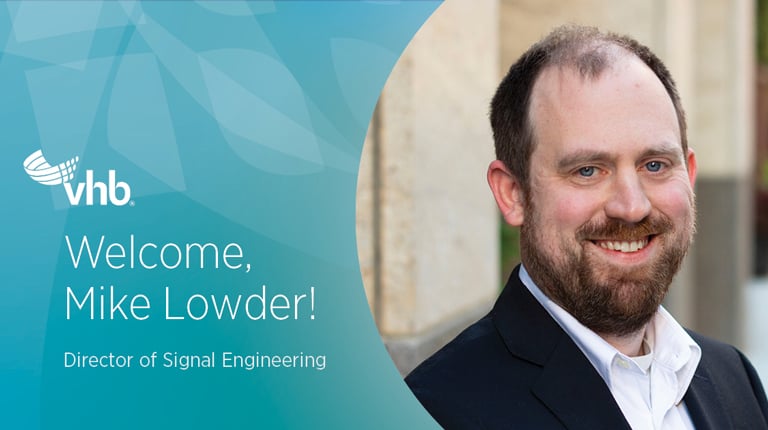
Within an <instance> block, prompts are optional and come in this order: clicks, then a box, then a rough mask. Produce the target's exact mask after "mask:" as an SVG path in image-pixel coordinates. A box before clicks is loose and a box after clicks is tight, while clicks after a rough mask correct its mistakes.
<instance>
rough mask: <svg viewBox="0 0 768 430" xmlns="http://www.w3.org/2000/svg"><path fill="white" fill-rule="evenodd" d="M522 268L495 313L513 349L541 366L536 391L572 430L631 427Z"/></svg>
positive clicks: (511, 278)
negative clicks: (530, 286) (526, 283)
mask: <svg viewBox="0 0 768 430" xmlns="http://www.w3.org/2000/svg"><path fill="white" fill-rule="evenodd" d="M518 270H519V266H518V268H517V269H515V270H514V271H513V272H512V276H510V278H509V282H508V283H507V286H506V287H505V288H504V291H503V292H502V294H501V296H500V297H499V300H498V301H497V302H496V305H495V306H494V308H493V310H492V311H491V315H492V318H493V321H494V324H495V325H496V328H497V330H498V331H499V333H500V334H501V337H502V338H503V339H504V342H505V344H506V346H507V349H508V350H509V352H510V353H512V354H514V355H516V356H518V357H520V358H522V359H524V360H526V361H529V362H531V363H534V364H537V365H539V366H541V367H542V370H541V374H540V376H539V379H538V380H537V382H536V384H535V385H534V386H533V388H532V391H533V394H534V395H535V396H536V397H537V398H538V399H539V400H540V401H541V402H542V403H544V404H545V405H546V406H547V408H548V409H549V410H551V411H552V413H553V414H554V415H555V416H557V417H558V419H559V420H560V421H561V422H562V423H563V425H564V426H565V427H566V428H568V429H574V430H575V429H585V430H586V429H589V430H594V429H627V430H630V427H629V424H628V423H627V421H626V419H625V418H624V415H623V414H622V413H621V409H619V406H618V405H617V404H616V401H615V400H614V399H613V396H612V395H611V392H610V390H609V389H608V386H607V385H605V381H603V378H601V377H600V375H599V374H598V373H597V370H595V368H594V367H593V366H592V364H591V363H590V362H589V360H588V359H587V358H586V357H585V356H584V354H583V353H582V352H581V350H580V349H579V347H578V346H576V344H575V343H574V342H573V340H571V338H570V337H569V336H568V335H567V334H566V333H565V332H564V331H563V330H562V328H560V326H559V325H558V324H557V322H555V320H553V319H552V317H551V316H550V315H549V314H548V313H547V311H546V310H545V309H544V307H542V306H541V304H540V303H539V302H538V301H536V299H535V298H534V297H533V295H532V294H531V293H530V291H528V289H527V288H526V287H525V286H524V285H523V284H522V282H520V277H519V275H518Z"/></svg>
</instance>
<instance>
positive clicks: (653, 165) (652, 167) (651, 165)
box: [645, 161, 664, 172]
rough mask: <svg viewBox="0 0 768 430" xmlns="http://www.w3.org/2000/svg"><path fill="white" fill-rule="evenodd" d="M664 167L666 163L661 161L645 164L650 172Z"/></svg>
mask: <svg viewBox="0 0 768 430" xmlns="http://www.w3.org/2000/svg"><path fill="white" fill-rule="evenodd" d="M662 167H664V165H663V164H662V163H661V162H660V161H650V162H648V163H646V164H645V168H646V169H648V171H649V172H658V171H659V170H661V168H662Z"/></svg>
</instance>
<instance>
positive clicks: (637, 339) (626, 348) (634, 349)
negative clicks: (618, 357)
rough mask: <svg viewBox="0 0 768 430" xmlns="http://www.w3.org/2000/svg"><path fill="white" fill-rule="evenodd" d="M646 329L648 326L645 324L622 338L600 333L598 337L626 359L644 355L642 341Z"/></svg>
mask: <svg viewBox="0 0 768 430" xmlns="http://www.w3.org/2000/svg"><path fill="white" fill-rule="evenodd" d="M647 329H648V325H647V324H646V325H645V326H643V328H641V329H640V330H638V331H636V332H634V333H630V334H628V335H624V336H615V335H609V334H602V333H598V335H599V336H600V337H602V338H603V340H605V341H606V342H608V343H609V344H611V346H613V347H614V348H616V349H618V350H619V352H621V353H622V354H624V355H626V356H627V357H637V356H640V355H644V354H645V351H644V348H643V339H644V338H645V331H646V330H647Z"/></svg>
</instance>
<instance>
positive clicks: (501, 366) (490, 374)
mask: <svg viewBox="0 0 768 430" xmlns="http://www.w3.org/2000/svg"><path fill="white" fill-rule="evenodd" d="M535 369H537V366H536V365H535V364H532V363H530V362H528V361H526V360H524V359H522V358H520V357H518V356H516V355H515V354H514V353H512V352H510V351H509V350H508V349H507V345H506V343H505V342H504V339H503V337H502V336H501V334H500V333H499V331H498V329H497V327H496V324H495V322H494V319H493V317H492V316H491V315H490V314H489V315H488V316H486V317H484V318H482V319H480V320H479V321H477V322H476V323H474V324H472V325H471V326H469V327H468V328H467V329H466V330H464V331H463V332H462V333H461V334H459V335H458V336H457V337H456V338H455V339H453V340H452V341H451V342H449V343H448V344H447V345H445V346H444V347H443V348H442V349H440V350H439V351H437V352H436V353H435V354H434V355H432V356H431V357H430V358H428V359H427V360H426V361H424V362H423V363H421V364H420V365H419V366H418V367H417V368H416V369H414V370H413V371H412V372H411V373H410V374H409V375H408V376H407V377H406V379H405V382H406V383H407V384H408V386H409V387H410V389H411V390H412V391H413V393H414V395H416V397H417V398H418V399H419V401H420V402H421V403H422V405H423V406H424V407H425V408H426V409H427V410H428V411H429V413H430V414H431V415H432V416H433V417H434V418H435V419H436V420H437V421H438V422H439V423H440V424H441V425H442V426H443V427H445V428H485V427H487V426H490V427H494V425H496V424H498V423H496V424H494V423H495V421H494V420H495V419H497V418H498V416H499V414H500V412H499V411H506V415H504V416H508V417H515V418H514V419H515V420H516V422H526V420H528V418H526V415H530V413H532V412H533V411H534V409H536V408H539V407H540V406H539V404H538V402H537V401H535V400H534V398H533V397H532V395H531V391H530V387H531V384H532V382H533V380H534V379H535V376H536V375H537V371H536V370H535ZM518 415H519V416H518ZM534 415H536V414H534ZM539 415H541V414H538V415H536V416H539ZM531 419H532V418H531Z"/></svg>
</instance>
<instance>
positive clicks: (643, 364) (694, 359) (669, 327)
mask: <svg viewBox="0 0 768 430" xmlns="http://www.w3.org/2000/svg"><path fill="white" fill-rule="evenodd" d="M520 280H521V281H522V282H523V284H524V285H525V286H526V287H527V288H528V290H529V291H530V292H531V293H532V294H533V296H534V297H535V298H536V300H538V302H539V303H541V305H542V306H544V308H545V309H546V310H547V312H548V313H549V314H550V315H551V316H552V318H554V320H555V321H557V323H558V324H559V325H560V327H562V329H563V330H564V331H565V332H566V333H568V335H569V336H570V337H571V339H573V341H574V342H575V343H576V345H577V346H578V347H579V349H581V351H582V352H583V353H584V355H585V356H586V357H587V359H589V362H590V363H592V366H594V367H595V369H596V370H597V372H598V373H599V374H600V376H601V377H602V378H603V380H604V381H605V383H606V385H608V388H609V389H610V391H611V394H613V398H614V399H616V403H617V404H618V405H619V408H621V411H622V413H623V414H624V417H625V418H626V419H627V422H629V425H630V426H631V427H632V428H633V429H634V430H647V429H655V430H660V429H664V430H691V429H694V426H693V422H692V421H691V417H690V415H689V414H688V409H686V407H685V403H684V402H683V396H684V395H685V392H686V391H687V390H688V386H689V385H690V383H691V380H692V379H693V374H694V372H695V371H696V367H697V366H698V364H699V360H700V359H701V348H700V347H699V345H697V344H696V342H695V341H694V340H693V339H691V337H690V336H689V335H688V333H686V331H685V330H684V329H683V328H682V327H681V326H680V324H678V322H677V321H675V319H674V318H673V317H672V315H670V314H669V312H667V311H666V310H665V309H664V308H663V307H661V306H660V307H659V310H658V312H656V314H655V315H654V317H653V318H652V319H651V321H650V322H649V324H648V327H647V329H646V335H645V338H644V345H645V351H646V352H647V354H646V355H644V356H641V357H628V356H626V355H624V354H622V353H621V352H619V351H618V350H617V349H616V348H614V347H613V346H611V345H610V344H609V343H608V342H606V341H605V340H604V339H603V338H601V337H600V336H598V335H597V334H596V333H595V332H593V331H592V330H590V329H588V328H587V327H585V326H584V325H582V324H581V323H580V322H579V321H577V320H576V318H574V317H573V316H572V315H571V314H569V313H568V312H566V311H565V310H564V309H563V308H561V307H560V306H559V305H558V304H557V303H555V302H553V301H552V300H550V299H549V297H547V296H546V295H545V294H544V293H543V292H542V291H541V290H540V289H539V288H538V287H537V286H536V284H534V282H533V280H532V279H531V277H530V275H528V272H527V271H526V270H525V267H522V266H521V267H520Z"/></svg>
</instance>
